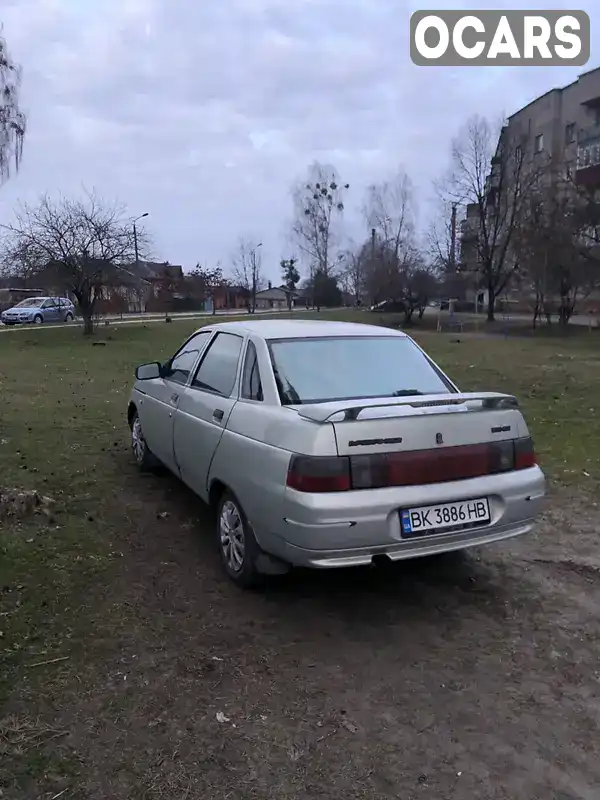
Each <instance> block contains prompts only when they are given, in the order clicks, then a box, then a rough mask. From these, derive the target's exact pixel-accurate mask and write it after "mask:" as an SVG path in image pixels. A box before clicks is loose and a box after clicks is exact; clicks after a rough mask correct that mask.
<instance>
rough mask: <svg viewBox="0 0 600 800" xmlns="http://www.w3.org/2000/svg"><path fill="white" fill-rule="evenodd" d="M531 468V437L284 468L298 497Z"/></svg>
mask: <svg viewBox="0 0 600 800" xmlns="http://www.w3.org/2000/svg"><path fill="white" fill-rule="evenodd" d="M535 464H536V458H535V452H534V449H533V442H532V440H531V438H530V437H526V438H523V439H509V440H507V441H504V442H486V443H484V444H469V445H459V446H457V447H440V448H437V449H435V450H405V451H403V452H399V453H374V454H372V455H364V456H350V457H348V456H300V455H294V456H292V458H291V460H290V465H289V468H288V474H287V486H289V487H290V488H291V489H296V490H297V491H299V492H316V493H321V492H346V491H349V490H350V489H381V488H384V487H386V486H423V485H426V484H432V483H444V482H445V481H460V480H468V479H469V478H480V477H483V476H485V475H498V474H500V473H503V472H511V471H512V470H517V469H527V468H528V467H533V466H535Z"/></svg>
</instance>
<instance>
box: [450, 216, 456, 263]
mask: <svg viewBox="0 0 600 800" xmlns="http://www.w3.org/2000/svg"><path fill="white" fill-rule="evenodd" d="M450 268H451V270H452V274H453V275H454V274H455V273H456V203H453V204H452V217H451V219H450Z"/></svg>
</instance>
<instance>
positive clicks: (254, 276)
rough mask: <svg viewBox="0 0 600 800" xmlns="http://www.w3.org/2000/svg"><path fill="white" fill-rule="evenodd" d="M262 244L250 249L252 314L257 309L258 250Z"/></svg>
mask: <svg viewBox="0 0 600 800" xmlns="http://www.w3.org/2000/svg"><path fill="white" fill-rule="evenodd" d="M262 246H263V243H262V242H259V243H258V244H257V245H256V247H253V248H252V250H251V251H250V263H251V265H252V312H251V313H252V314H254V312H255V311H256V290H257V288H258V286H257V284H258V280H257V279H258V275H257V274H256V251H257V250H258V248H259V247H262Z"/></svg>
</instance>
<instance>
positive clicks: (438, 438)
mask: <svg viewBox="0 0 600 800" xmlns="http://www.w3.org/2000/svg"><path fill="white" fill-rule="evenodd" d="M435 443H436V444H444V437H443V436H442V434H441V433H436V435H435Z"/></svg>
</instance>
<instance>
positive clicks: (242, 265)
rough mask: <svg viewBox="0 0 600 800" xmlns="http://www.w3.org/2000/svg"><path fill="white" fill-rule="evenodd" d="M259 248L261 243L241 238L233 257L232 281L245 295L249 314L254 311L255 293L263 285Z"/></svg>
mask: <svg viewBox="0 0 600 800" xmlns="http://www.w3.org/2000/svg"><path fill="white" fill-rule="evenodd" d="M261 247H262V242H259V243H258V244H254V243H253V241H252V240H250V239H245V238H243V237H242V238H240V239H239V241H238V245H237V249H236V252H235V254H234V256H233V270H232V272H233V279H234V281H235V282H236V283H237V285H238V286H240V287H241V288H242V289H243V290H244V293H245V294H246V307H247V309H248V313H249V314H254V312H255V311H256V293H257V292H258V291H260V289H261V288H262V285H263V277H262V259H261V254H260V248H261Z"/></svg>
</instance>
